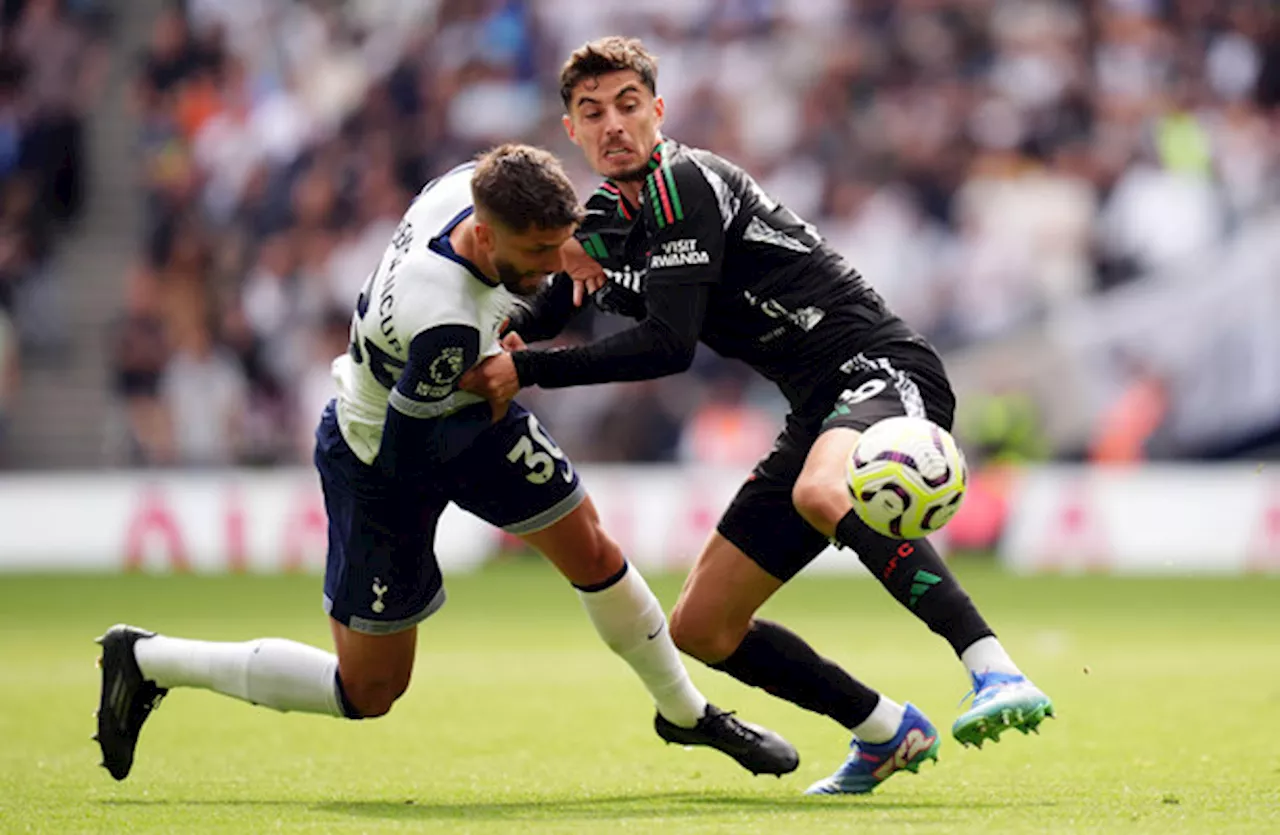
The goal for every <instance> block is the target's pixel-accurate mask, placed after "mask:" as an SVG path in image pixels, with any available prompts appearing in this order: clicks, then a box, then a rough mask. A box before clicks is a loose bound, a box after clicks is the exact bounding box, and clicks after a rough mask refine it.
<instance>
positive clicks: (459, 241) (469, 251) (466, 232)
mask: <svg viewBox="0 0 1280 835" xmlns="http://www.w3.org/2000/svg"><path fill="white" fill-rule="evenodd" d="M449 245H450V246H452V247H453V251H454V252H456V253H458V255H460V256H462V257H463V258H465V259H467V260H468V261H470V262H471V263H472V264H475V265H476V269H478V270H480V272H482V273H484V276H485V278H487V279H489V281H491V282H493V283H495V284H496V283H497V281H498V271H497V270H495V269H494V267H493V259H491V258H489V256H488V255H487V254H486V253H485V252H484V251H483V250H481V249H480V246H479V244H478V243H477V242H476V216H475V214H474V213H473V214H470V215H468V216H467V217H465V218H463V219H462V222H460V223H459V224H458V225H457V226H455V227H453V230H452V231H451V232H450V233H449Z"/></svg>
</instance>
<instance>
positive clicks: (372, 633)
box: [97, 410, 444, 780]
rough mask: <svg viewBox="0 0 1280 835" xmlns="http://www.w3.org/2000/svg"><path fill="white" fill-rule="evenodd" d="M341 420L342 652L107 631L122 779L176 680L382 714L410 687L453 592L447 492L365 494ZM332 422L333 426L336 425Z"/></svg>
mask: <svg viewBox="0 0 1280 835" xmlns="http://www.w3.org/2000/svg"><path fill="white" fill-rule="evenodd" d="M332 423H333V422H332V411H331V410H330V411H329V412H328V413H327V414H326V421H322V423H321V428H320V432H319V435H320V440H321V446H320V448H318V449H317V454H316V464H317V467H318V468H319V469H320V474H321V483H322V485H323V487H324V494H325V508H326V511H327V513H328V519H329V554H328V560H327V564H326V570H325V606H326V608H327V609H328V611H329V614H330V618H331V623H332V624H333V636H334V643H335V647H336V648H337V654H334V653H331V652H326V651H324V650H321V649H318V648H316V647H313V646H309V645H307V644H302V643H299V642H296V641H291V640H286V639H283V638H258V639H254V640H251V641H240V642H223V641H203V640H192V639H188V638H179V637H174V636H169V635H157V634H155V633H152V632H149V631H146V630H143V629H138V628H136V627H131V626H125V625H117V626H114V627H112V628H111V629H109V630H107V632H106V634H105V635H103V636H102V637H101V638H99V639H98V640H99V643H101V644H102V659H101V665H102V692H101V697H100V703H99V710H98V733H97V739H98V743H99V745H100V746H101V748H102V754H103V764H104V765H105V766H106V767H107V769H108V770H109V771H110V772H111V774H112V776H113V777H115V778H116V779H117V780H123V779H124V778H125V777H126V776H127V775H128V773H129V770H130V768H131V767H132V764H133V756H134V750H135V748H136V745H137V740H138V733H139V732H140V731H141V729H142V724H143V723H144V722H145V721H146V719H147V717H148V716H149V715H150V713H151V711H152V709H153V708H154V707H155V705H156V704H158V703H159V701H160V699H161V698H162V697H164V696H165V694H167V693H168V692H169V690H171V689H173V688H178V687H190V688H197V689H202V690H209V691H212V692H216V693H221V694H223V695H226V696H231V697H233V698H236V699H240V700H243V701H246V702H250V703H252V704H256V705H262V706H264V707H269V708H273V709H275V710H279V711H297V712H304V713H319V714H323V715H327V716H334V717H346V718H350V719H359V718H364V717H372V716H381V715H382V714H384V713H386V712H387V710H389V709H390V706H391V703H392V702H394V701H395V699H396V698H398V697H399V696H400V695H401V694H402V693H403V692H404V689H405V687H406V686H407V685H408V681H409V675H410V673H411V671H412V669H413V650H414V644H415V635H416V631H415V629H414V627H415V626H416V624H417V623H419V622H420V621H421V620H423V619H424V618H426V617H427V616H429V615H430V614H431V613H433V612H434V611H436V610H437V609H438V608H439V607H440V606H441V605H443V602H444V591H443V588H442V585H441V579H440V572H439V568H438V566H437V565H436V563H435V559H434V557H433V555H432V553H431V550H430V543H431V541H432V538H433V537H434V533H435V520H436V519H437V518H438V516H439V513H440V511H441V510H442V509H443V507H444V500H443V498H440V497H434V498H433V497H427V498H424V497H422V496H408V497H398V498H397V497H393V496H391V495H388V496H385V497H381V498H377V497H375V498H369V497H367V496H362V495H361V494H360V491H358V490H357V489H356V485H355V484H353V481H354V480H357V479H359V478H361V477H362V476H365V475H367V474H366V473H364V472H363V471H362V469H361V467H363V465H361V464H360V463H359V461H358V460H356V459H355V458H354V456H353V455H351V453H350V450H348V449H347V448H346V446H345V444H342V443H341V442H340V436H337V435H336V424H333V425H330V424H332ZM326 427H328V428H329V429H330V430H332V431H331V432H329V433H327V434H326V431H325V430H326ZM335 437H337V438H338V440H337V441H335V440H334V438H335ZM326 440H327V441H328V443H327V444H326ZM364 487H365V488H370V485H368V484H366V485H364Z"/></svg>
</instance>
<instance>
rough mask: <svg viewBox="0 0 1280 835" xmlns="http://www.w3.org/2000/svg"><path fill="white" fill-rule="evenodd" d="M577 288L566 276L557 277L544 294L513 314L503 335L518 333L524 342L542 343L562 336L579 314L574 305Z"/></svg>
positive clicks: (552, 280) (520, 307) (544, 290)
mask: <svg viewBox="0 0 1280 835" xmlns="http://www.w3.org/2000/svg"><path fill="white" fill-rule="evenodd" d="M575 284H576V282H574V280H573V279H572V278H570V277H569V276H568V275H567V274H566V273H559V274H557V275H556V276H555V278H553V279H551V282H550V283H549V284H548V285H547V286H546V287H545V288H544V289H543V290H542V292H540V293H538V295H536V296H534V297H533V298H532V299H529V300H528V301H527V302H522V303H521V305H520V306H519V307H517V308H516V309H515V310H514V311H512V313H511V319H510V321H508V322H507V324H506V326H505V327H503V329H502V335H503V336H506V335H507V334H509V333H518V334H520V337H521V338H522V339H524V341H525V342H542V341H544V340H547V339H554V338H555V337H557V336H559V335H560V332H561V331H563V330H564V328H565V325H567V324H569V321H570V320H571V319H573V317H574V315H575V314H576V313H577V312H578V311H579V310H580V308H578V307H576V306H575V305H574V301H573V300H574V294H575V291H576V288H575Z"/></svg>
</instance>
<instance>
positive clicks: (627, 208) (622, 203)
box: [600, 138, 671, 220]
mask: <svg viewBox="0 0 1280 835" xmlns="http://www.w3.org/2000/svg"><path fill="white" fill-rule="evenodd" d="M670 141H671V140H669V139H665V138H663V139H659V140H658V144H657V145H654V146H653V152H652V153H650V154H649V163H648V165H649V170H650V171H656V170H658V166H660V165H662V161H663V160H664V159H666V158H667V154H668V148H667V143H669V142H670ZM600 188H602V189H604V190H605V191H606V192H607V193H608V194H609V195H610V196H612V197H614V198H616V199H617V201H618V214H620V215H622V217H623V218H625V219H626V220H632V219H634V218H635V216H636V213H637V212H639V209H638V208H637V207H636V206H633V205H631V201H629V200H627V196H626V195H625V194H623V193H622V189H620V188H618V184H617V183H615V182H614V181H613V180H611V179H608V180H605V181H604V182H603V183H602V184H601V185H600Z"/></svg>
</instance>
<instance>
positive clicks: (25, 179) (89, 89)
mask: <svg viewBox="0 0 1280 835" xmlns="http://www.w3.org/2000/svg"><path fill="white" fill-rule="evenodd" d="M106 22H107V18H106V16H105V14H104V10H103V9H102V7H101V5H100V3H99V2H98V0H78V1H77V0H4V2H3V3H0V440H3V436H4V424H5V415H6V411H7V409H8V408H9V407H10V406H11V403H12V398H13V397H14V396H15V394H16V392H17V390H18V382H19V375H20V373H21V372H20V368H21V365H20V358H21V357H22V355H23V353H24V352H27V353H31V354H34V353H36V352H39V351H42V350H43V351H48V350H51V349H54V348H56V347H58V345H57V344H56V341H57V338H58V336H59V334H60V331H61V325H60V322H59V320H58V318H57V315H56V313H55V312H54V310H53V306H52V304H51V291H50V284H51V282H50V279H49V277H48V273H49V269H50V266H49V265H50V256H51V254H52V253H53V251H54V247H55V246H56V245H57V243H58V241H59V238H60V237H61V236H62V235H63V233H64V232H65V230H66V229H67V228H68V227H69V226H70V225H71V224H72V223H74V222H75V221H76V219H77V218H78V216H79V214H80V210H81V207H82V206H83V204H84V197H85V190H86V187H87V185H88V174H87V170H86V165H85V155H86V150H85V142H84V126H85V119H86V116H87V112H88V107H89V104H90V103H91V102H92V101H93V97H94V95H95V91H96V90H97V89H98V81H99V80H100V78H101V69H102V62H101V58H102V56H103V55H104V48H103V42H102V36H103V34H104V29H105V24H106Z"/></svg>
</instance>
